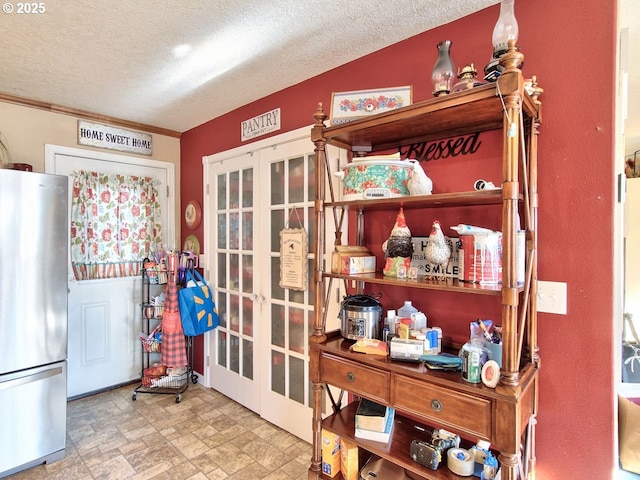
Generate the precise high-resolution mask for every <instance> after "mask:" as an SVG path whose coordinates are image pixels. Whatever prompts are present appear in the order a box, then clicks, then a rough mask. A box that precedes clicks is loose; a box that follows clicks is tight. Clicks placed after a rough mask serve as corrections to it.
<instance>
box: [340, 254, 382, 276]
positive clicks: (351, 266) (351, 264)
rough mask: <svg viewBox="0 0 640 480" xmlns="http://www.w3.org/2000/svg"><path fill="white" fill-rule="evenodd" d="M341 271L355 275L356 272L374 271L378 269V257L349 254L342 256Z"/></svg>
mask: <svg viewBox="0 0 640 480" xmlns="http://www.w3.org/2000/svg"><path fill="white" fill-rule="evenodd" d="M341 260H342V265H341V268H340V273H342V274H343V275H353V274H356V273H372V272H375V271H376V257H374V256H366V257H361V256H356V257H354V256H349V257H342V259H341Z"/></svg>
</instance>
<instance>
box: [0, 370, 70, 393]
mask: <svg viewBox="0 0 640 480" xmlns="http://www.w3.org/2000/svg"><path fill="white" fill-rule="evenodd" d="M61 374H62V367H57V368H52V369H51V370H46V371H44V372H40V373H36V374H35V375H27V376H24V377H18V378H13V379H10V380H5V381H2V379H1V378H2V377H0V390H8V389H10V388H15V387H17V386H20V385H26V384H27V383H33V382H37V381H39V380H43V379H45V378H49V377H53V376H55V375H61Z"/></svg>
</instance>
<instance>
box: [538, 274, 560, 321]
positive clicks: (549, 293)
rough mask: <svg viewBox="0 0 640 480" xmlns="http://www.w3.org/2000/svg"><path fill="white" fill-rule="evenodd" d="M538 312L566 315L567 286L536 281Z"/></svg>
mask: <svg viewBox="0 0 640 480" xmlns="http://www.w3.org/2000/svg"><path fill="white" fill-rule="evenodd" d="M537 300H538V311H539V312H544V313H556V314H558V315H566V314H567V284H566V283H564V282H545V281H541V280H539V281H538V298H537Z"/></svg>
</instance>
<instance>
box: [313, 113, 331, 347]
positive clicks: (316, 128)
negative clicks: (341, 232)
mask: <svg viewBox="0 0 640 480" xmlns="http://www.w3.org/2000/svg"><path fill="white" fill-rule="evenodd" d="M313 118H314V119H315V123H314V125H313V127H312V128H311V141H312V142H313V143H314V145H315V149H314V151H315V154H316V155H315V156H316V198H315V206H314V209H315V221H316V242H315V243H316V251H315V256H316V258H315V260H316V261H315V267H316V268H315V273H314V282H315V292H314V299H315V301H314V303H313V304H314V305H315V309H314V312H313V334H312V335H311V337H309V341H310V342H315V343H322V342H324V341H325V340H326V339H327V337H326V335H325V332H324V328H325V325H324V310H325V305H324V278H323V276H322V274H323V272H324V248H325V246H324V243H325V229H324V221H325V218H324V216H325V211H324V197H325V187H324V185H325V169H326V168H327V167H326V160H325V159H326V150H325V149H326V145H327V140H326V139H325V138H324V132H323V130H324V121H325V120H326V119H327V115H326V114H325V113H324V110H323V108H322V102H320V103H318V109H317V110H316V113H315V114H314V115H313Z"/></svg>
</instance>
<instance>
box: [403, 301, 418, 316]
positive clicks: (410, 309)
mask: <svg viewBox="0 0 640 480" xmlns="http://www.w3.org/2000/svg"><path fill="white" fill-rule="evenodd" d="M417 312H418V309H417V308H416V307H414V306H413V305H412V304H411V300H405V301H404V305H403V306H401V307H400V308H399V309H398V316H399V317H401V318H411V314H412V313H417Z"/></svg>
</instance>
